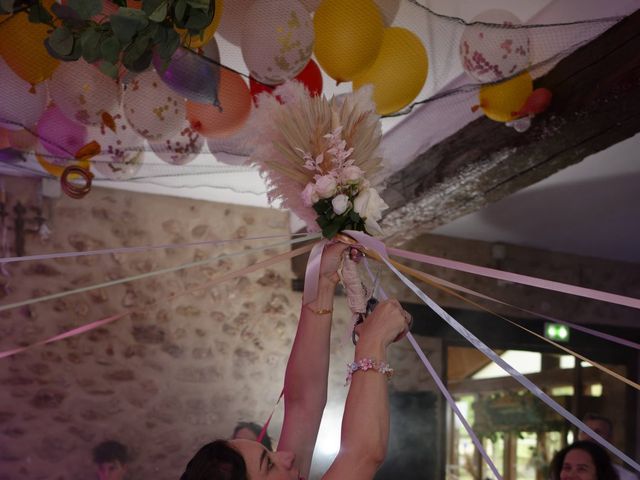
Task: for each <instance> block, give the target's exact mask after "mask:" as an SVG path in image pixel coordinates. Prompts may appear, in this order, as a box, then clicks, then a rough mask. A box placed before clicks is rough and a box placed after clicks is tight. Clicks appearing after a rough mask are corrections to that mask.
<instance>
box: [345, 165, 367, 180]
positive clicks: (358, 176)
mask: <svg viewBox="0 0 640 480" xmlns="http://www.w3.org/2000/svg"><path fill="white" fill-rule="evenodd" d="M363 177H364V172H363V171H362V169H361V168H360V167H357V166H355V165H351V166H350V167H346V168H343V169H342V172H341V173H340V183H345V184H356V183H359V182H360V180H362V178H363Z"/></svg>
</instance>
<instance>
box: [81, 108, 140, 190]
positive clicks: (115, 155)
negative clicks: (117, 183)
mask: <svg viewBox="0 0 640 480" xmlns="http://www.w3.org/2000/svg"><path fill="white" fill-rule="evenodd" d="M113 120H114V122H115V131H113V130H111V129H110V128H108V127H107V126H105V125H101V126H99V127H90V128H89V134H88V139H89V141H91V140H95V141H96V142H98V143H99V144H100V147H101V152H100V154H99V155H97V156H95V157H93V158H92V159H91V163H92V165H93V167H94V168H95V170H97V171H98V172H100V173H101V174H102V175H103V176H104V177H106V178H109V179H111V180H127V179H129V178H131V177H133V176H135V175H136V173H138V170H140V167H141V166H142V160H143V153H144V146H143V145H144V139H143V138H142V137H140V136H139V135H138V134H137V133H136V132H135V131H134V130H133V128H131V127H130V126H129V124H128V123H127V122H126V121H125V119H124V115H123V114H122V113H117V114H116V115H114V116H113Z"/></svg>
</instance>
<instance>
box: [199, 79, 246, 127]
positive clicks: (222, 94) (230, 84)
mask: <svg viewBox="0 0 640 480" xmlns="http://www.w3.org/2000/svg"><path fill="white" fill-rule="evenodd" d="M218 99H219V100H220V106H221V109H222V110H221V109H220V108H218V107H216V106H215V105H211V104H208V103H196V102H192V101H187V119H188V120H189V122H190V123H191V127H192V128H193V129H194V130H195V131H197V132H198V133H199V134H200V135H202V136H204V137H207V138H221V137H228V136H231V135H232V134H234V133H235V132H237V131H238V130H240V128H241V127H242V125H244V123H245V122H246V121H247V118H248V117H249V113H251V93H250V92H249V87H248V86H247V84H246V83H245V81H244V80H243V78H242V77H241V76H240V75H238V74H237V73H234V72H232V71H230V70H227V69H226V68H221V69H220V86H219V89H218Z"/></svg>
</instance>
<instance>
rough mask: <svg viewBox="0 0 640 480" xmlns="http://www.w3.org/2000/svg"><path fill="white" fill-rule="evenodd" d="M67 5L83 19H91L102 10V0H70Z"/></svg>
mask: <svg viewBox="0 0 640 480" xmlns="http://www.w3.org/2000/svg"><path fill="white" fill-rule="evenodd" d="M67 5H68V6H69V7H70V8H72V9H73V10H75V11H76V12H77V14H78V15H79V16H80V18H82V19H83V20H89V19H90V18H91V17H93V16H94V15H98V14H99V13H100V12H101V11H102V0H68V1H67Z"/></svg>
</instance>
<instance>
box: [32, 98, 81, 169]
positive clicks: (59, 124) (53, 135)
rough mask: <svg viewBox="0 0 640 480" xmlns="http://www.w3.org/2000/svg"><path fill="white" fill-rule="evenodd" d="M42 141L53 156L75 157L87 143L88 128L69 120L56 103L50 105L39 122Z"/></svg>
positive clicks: (61, 157)
mask: <svg viewBox="0 0 640 480" xmlns="http://www.w3.org/2000/svg"><path fill="white" fill-rule="evenodd" d="M38 137H39V138H40V143H41V144H42V146H43V147H44V148H45V149H46V150H47V152H49V153H50V154H51V155H52V156H53V157H57V159H60V160H67V159H69V158H74V156H75V154H76V152H77V151H78V150H80V148H82V147H83V146H85V145H86V143H87V128H86V127H85V126H84V125H81V124H79V123H76V122H74V121H72V120H69V119H68V118H67V117H66V116H65V115H64V114H63V113H62V111H61V110H60V109H59V108H58V107H57V106H56V105H50V106H49V107H48V108H47V109H46V110H45V112H44V113H43V114H42V117H40V121H39V122H38Z"/></svg>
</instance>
